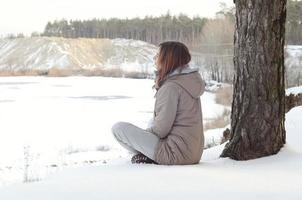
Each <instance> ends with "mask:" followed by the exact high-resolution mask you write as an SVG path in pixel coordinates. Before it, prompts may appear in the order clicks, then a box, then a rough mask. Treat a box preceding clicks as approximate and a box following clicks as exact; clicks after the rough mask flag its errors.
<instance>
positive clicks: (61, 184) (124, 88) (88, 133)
mask: <svg viewBox="0 0 302 200" xmlns="http://www.w3.org/2000/svg"><path fill="white" fill-rule="evenodd" d="M152 84H153V81H152V80H137V79H135V80H134V79H122V78H100V77H90V78H87V77H68V78H44V77H10V78H0V110H1V113H0V121H1V133H3V132H5V140H1V141H0V154H1V155H0V157H1V162H4V160H6V163H8V162H9V161H10V162H12V164H14V161H13V160H14V159H12V157H14V153H13V152H14V151H16V152H15V155H19V154H18V152H17V149H20V151H21V152H19V153H20V154H23V152H22V147H23V146H22V145H23V144H30V145H31V150H32V152H33V154H36V153H39V154H40V158H43V159H40V160H39V159H36V160H39V162H40V163H42V164H43V165H45V164H46V163H48V165H51V164H58V165H59V164H63V163H65V164H67V165H68V164H69V163H73V165H70V166H72V167H68V166H65V165H62V166H61V167H57V168H59V169H57V170H56V171H55V172H51V173H49V172H47V170H45V171H44V173H46V174H47V173H48V175H45V176H44V177H42V178H43V179H42V180H41V181H38V182H31V183H26V184H23V183H17V181H15V182H14V183H13V184H9V185H7V186H3V187H2V188H0V199H10V200H17V199H30V200H38V199H39V200H40V199H45V200H47V199H56V200H60V199H62V200H63V199H64V200H65V199H73V200H78V199H89V200H94V199H97V200H99V199H219V200H220V199H226V200H227V199H245V200H249V199H251V200H254V199H265V200H267V199H271V200H278V199H282V200H284V199H290V200H292V199H297V200H298V199H302V184H301V179H302V145H301V143H302V135H301V134H300V130H302V124H301V122H300V121H301V116H302V107H296V108H293V109H292V110H291V111H290V112H288V113H287V115H286V130H287V144H286V145H285V147H284V148H282V149H281V151H280V152H279V153H278V154H277V155H274V156H269V157H265V158H260V159H255V160H250V161H234V160H231V159H228V158H219V155H220V153H221V151H222V150H223V148H224V144H223V145H219V146H215V147H212V148H209V149H206V150H205V151H204V154H203V156H202V159H201V161H200V163H199V164H198V165H185V166H161V165H143V164H142V165H138V164H136V165H133V164H131V163H130V158H131V154H129V153H128V152H127V151H126V150H124V149H123V148H122V147H120V146H119V144H118V143H117V142H115V140H114V139H113V137H112V135H111V132H110V127H111V125H112V124H113V123H114V122H116V121H128V122H131V123H134V124H136V125H138V126H140V127H146V126H147V124H148V123H149V121H150V118H151V116H152V110H153V104H154V99H153V95H154V91H152V89H151V87H152ZM211 94H212V93H208V92H206V93H205V94H204V96H202V105H203V108H205V109H204V110H203V114H204V117H205V118H209V116H214V115H215V114H213V113H212V112H214V113H215V109H214V108H215V107H216V106H217V105H216V104H215V103H214V102H213V99H212V97H211ZM209 95H210V97H209ZM1 100H4V101H1ZM207 107H209V109H206V108H207ZM211 108H213V109H211ZM211 132H212V133H211V134H213V135H215V137H216V136H217V137H219V133H221V130H219V129H217V130H212V131H211ZM208 133H209V132H207V133H206V134H208ZM221 134H222V133H221ZM3 135H4V134H3ZM206 137H207V136H206ZM68 144H70V145H68ZM18 145H21V147H19V148H17V147H18ZM66 145H67V146H66ZM102 145H103V146H102ZM97 148H99V149H101V151H95V149H97ZM50 149H51V150H52V151H51V153H50V152H49V150H50ZM58 151H60V152H61V153H62V152H65V153H62V154H61V156H59V158H58V154H57V152H58ZM77 151H78V153H77ZM7 152H9V153H7ZM21 157H22V155H21ZM52 158H53V161H52V162H51V159H52ZM20 159H21V158H19V160H18V161H19V162H20V163H22V160H20ZM55 159H60V161H61V162H55ZM85 161H86V162H89V161H96V162H93V163H90V164H89V165H88V164H87V165H85V164H74V162H77V163H81V162H85ZM2 164H3V163H2ZM4 166H5V165H2V167H1V164H0V169H2V171H3V170H4V169H5V170H6V171H9V170H8V169H6V168H5V167H4ZM6 166H7V165H6ZM39 167H41V166H39ZM39 169H40V168H35V170H39ZM40 170H41V169H40ZM2 171H1V170H0V175H1V176H0V178H2V177H3V176H2V175H3V174H4V173H2ZM20 174H21V176H22V173H21V172H20ZM20 174H19V175H20ZM39 175H40V174H39ZM5 176H6V178H7V179H8V178H9V177H8V176H11V177H10V178H14V177H13V176H14V175H12V174H8V175H5Z"/></svg>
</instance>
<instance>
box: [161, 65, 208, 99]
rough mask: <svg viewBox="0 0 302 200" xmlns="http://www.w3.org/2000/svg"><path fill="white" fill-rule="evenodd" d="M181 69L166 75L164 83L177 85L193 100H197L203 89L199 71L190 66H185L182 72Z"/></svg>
mask: <svg viewBox="0 0 302 200" xmlns="http://www.w3.org/2000/svg"><path fill="white" fill-rule="evenodd" d="M181 68H182V67H178V68H176V69H175V70H174V71H173V72H171V73H170V74H168V76H167V79H166V81H167V82H174V83H176V84H178V85H179V86H181V87H182V88H183V89H184V90H186V91H187V92H188V93H189V94H190V95H191V96H192V97H193V98H199V97H200V96H201V95H202V94H203V92H204V88H205V82H204V81H203V80H202V78H201V76H200V74H199V69H198V68H196V67H191V66H190V65H186V66H185V67H184V68H182V70H181Z"/></svg>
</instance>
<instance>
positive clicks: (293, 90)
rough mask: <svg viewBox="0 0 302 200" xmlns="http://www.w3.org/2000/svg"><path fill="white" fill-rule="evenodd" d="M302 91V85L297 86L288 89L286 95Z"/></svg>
mask: <svg viewBox="0 0 302 200" xmlns="http://www.w3.org/2000/svg"><path fill="white" fill-rule="evenodd" d="M301 93H302V86H297V87H291V88H288V89H286V95H287V96H288V95H290V94H293V95H297V94H301Z"/></svg>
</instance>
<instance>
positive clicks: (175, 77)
mask: <svg viewBox="0 0 302 200" xmlns="http://www.w3.org/2000/svg"><path fill="white" fill-rule="evenodd" d="M204 88H205V82H204V81H203V80H202V78H201V76H200V74H199V72H198V70H197V69H192V68H190V67H186V68H185V69H183V70H182V72H179V70H178V69H176V70H174V72H173V73H171V74H170V75H169V76H168V78H167V79H166V81H165V82H164V83H163V85H162V86H161V87H160V88H159V89H158V91H157V93H156V95H155V97H156V101H155V107H154V119H153V120H154V122H153V125H152V126H151V127H150V128H148V129H147V130H148V131H150V132H153V133H154V134H156V135H157V136H158V137H159V138H160V142H159V144H158V146H157V148H156V151H155V159H154V160H155V161H156V162H158V163H159V164H165V165H185V164H197V163H199V161H200V158H201V155H202V152H203V147H204V135H203V124H202V109H201V103H200V96H201V95H202V94H203V92H204Z"/></svg>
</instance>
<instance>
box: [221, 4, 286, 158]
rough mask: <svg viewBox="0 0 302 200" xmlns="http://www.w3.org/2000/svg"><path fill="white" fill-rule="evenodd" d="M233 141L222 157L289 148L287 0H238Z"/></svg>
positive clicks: (251, 154) (235, 37)
mask: <svg viewBox="0 0 302 200" xmlns="http://www.w3.org/2000/svg"><path fill="white" fill-rule="evenodd" d="M234 3H235V5H236V25H235V26H236V27H235V36H234V44H235V47H234V67H235V75H234V93H233V102H232V113H231V139H230V141H229V142H228V143H227V144H226V146H225V148H224V150H223V152H222V154H221V157H230V158H232V159H235V160H249V159H255V158H259V157H263V156H269V155H272V154H276V153H278V152H279V150H280V149H281V148H282V146H283V144H285V127H284V121H285V85H284V70H285V67H284V39H285V37H284V36H285V20H286V0H234Z"/></svg>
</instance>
